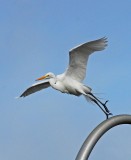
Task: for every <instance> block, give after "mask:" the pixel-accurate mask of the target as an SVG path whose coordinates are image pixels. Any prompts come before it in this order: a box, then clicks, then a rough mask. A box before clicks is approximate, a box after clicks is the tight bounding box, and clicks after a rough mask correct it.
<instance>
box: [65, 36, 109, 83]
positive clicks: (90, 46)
mask: <svg viewBox="0 0 131 160" xmlns="http://www.w3.org/2000/svg"><path fill="white" fill-rule="evenodd" d="M106 46H107V39H106V38H101V39H98V40H95V41H90V42H87V43H84V44H81V45H79V46H77V47H75V48H73V49H71V50H70V52H69V66H68V68H67V70H66V72H65V75H66V76H69V77H71V78H73V79H75V80H77V81H83V79H84V78H85V76H86V66H87V60H88V57H89V55H90V54H91V53H93V52H95V51H101V50H103V49H105V47H106Z"/></svg>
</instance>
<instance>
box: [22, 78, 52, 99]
mask: <svg viewBox="0 0 131 160" xmlns="http://www.w3.org/2000/svg"><path fill="white" fill-rule="evenodd" d="M47 87H50V83H49V82H48V81H46V82H39V83H35V84H33V85H32V86H31V87H29V88H27V89H26V90H25V91H24V92H23V93H22V94H21V95H20V97H26V96H28V95H30V94H32V93H35V92H37V91H40V90H42V89H45V88H47Z"/></svg>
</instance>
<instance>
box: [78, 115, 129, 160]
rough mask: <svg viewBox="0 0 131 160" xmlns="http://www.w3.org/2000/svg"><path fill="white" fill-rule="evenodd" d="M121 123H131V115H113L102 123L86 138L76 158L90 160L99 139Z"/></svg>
mask: <svg viewBox="0 0 131 160" xmlns="http://www.w3.org/2000/svg"><path fill="white" fill-rule="evenodd" d="M121 124H131V115H117V116H113V117H111V118H109V119H107V120H105V121H103V122H102V123H100V124H99V125H98V126H97V127H96V128H95V129H94V130H93V131H92V132H91V133H90V134H89V136H88V137H87V138H86V140H85V142H84V143H83V145H82V147H81V149H80V151H79V152H78V154H77V157H76V159H75V160H88V158H89V156H90V153H91V151H92V150H93V148H94V146H95V144H96V143H97V142H98V140H99V139H100V138H101V137H102V136H103V135H104V134H105V133H106V132H107V131H108V130H109V129H111V128H113V127H115V126H117V125H121Z"/></svg>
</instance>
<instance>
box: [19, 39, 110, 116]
mask: <svg viewBox="0 0 131 160" xmlns="http://www.w3.org/2000/svg"><path fill="white" fill-rule="evenodd" d="M106 46H107V39H106V38H101V39H98V40H95V41H90V42H86V43H84V44H81V45H79V46H77V47H75V48H73V49H71V50H70V51H69V65H68V68H67V70H66V71H65V72H64V73H63V74H60V75H57V76H56V75H54V73H51V72H49V73H47V74H45V75H44V76H42V77H40V78H38V79H37V81H39V82H37V83H35V84H33V85H32V86H31V87H29V88H27V90H25V92H24V93H22V94H21V96H20V97H26V96H28V95H30V94H32V93H34V92H37V91H40V90H41V89H45V88H47V87H50V86H51V87H52V88H54V89H56V90H58V91H60V92H62V93H67V94H72V95H76V96H80V95H83V96H85V98H86V99H87V100H88V101H91V102H94V103H95V104H97V105H98V106H99V107H100V109H101V110H102V111H103V112H104V113H105V114H106V117H107V118H108V116H109V115H110V114H111V113H110V111H109V110H108V108H107V107H106V103H107V101H106V102H105V103H102V102H101V101H100V100H99V99H98V98H97V97H96V96H94V94H93V93H92V92H91V91H92V90H91V88H90V87H88V86H86V85H84V84H83V83H82V81H83V80H84V78H85V76H86V66H87V60H88V58H89V55H90V54H92V53H93V52H95V51H101V50H103V49H105V47H106ZM43 79H46V81H42V80H43Z"/></svg>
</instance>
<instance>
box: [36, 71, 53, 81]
mask: <svg viewBox="0 0 131 160" xmlns="http://www.w3.org/2000/svg"><path fill="white" fill-rule="evenodd" d="M54 77H55V75H54V73H51V72H48V73H47V74H45V75H44V76H42V77H40V78H37V79H36V81H39V80H43V79H50V78H54Z"/></svg>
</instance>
